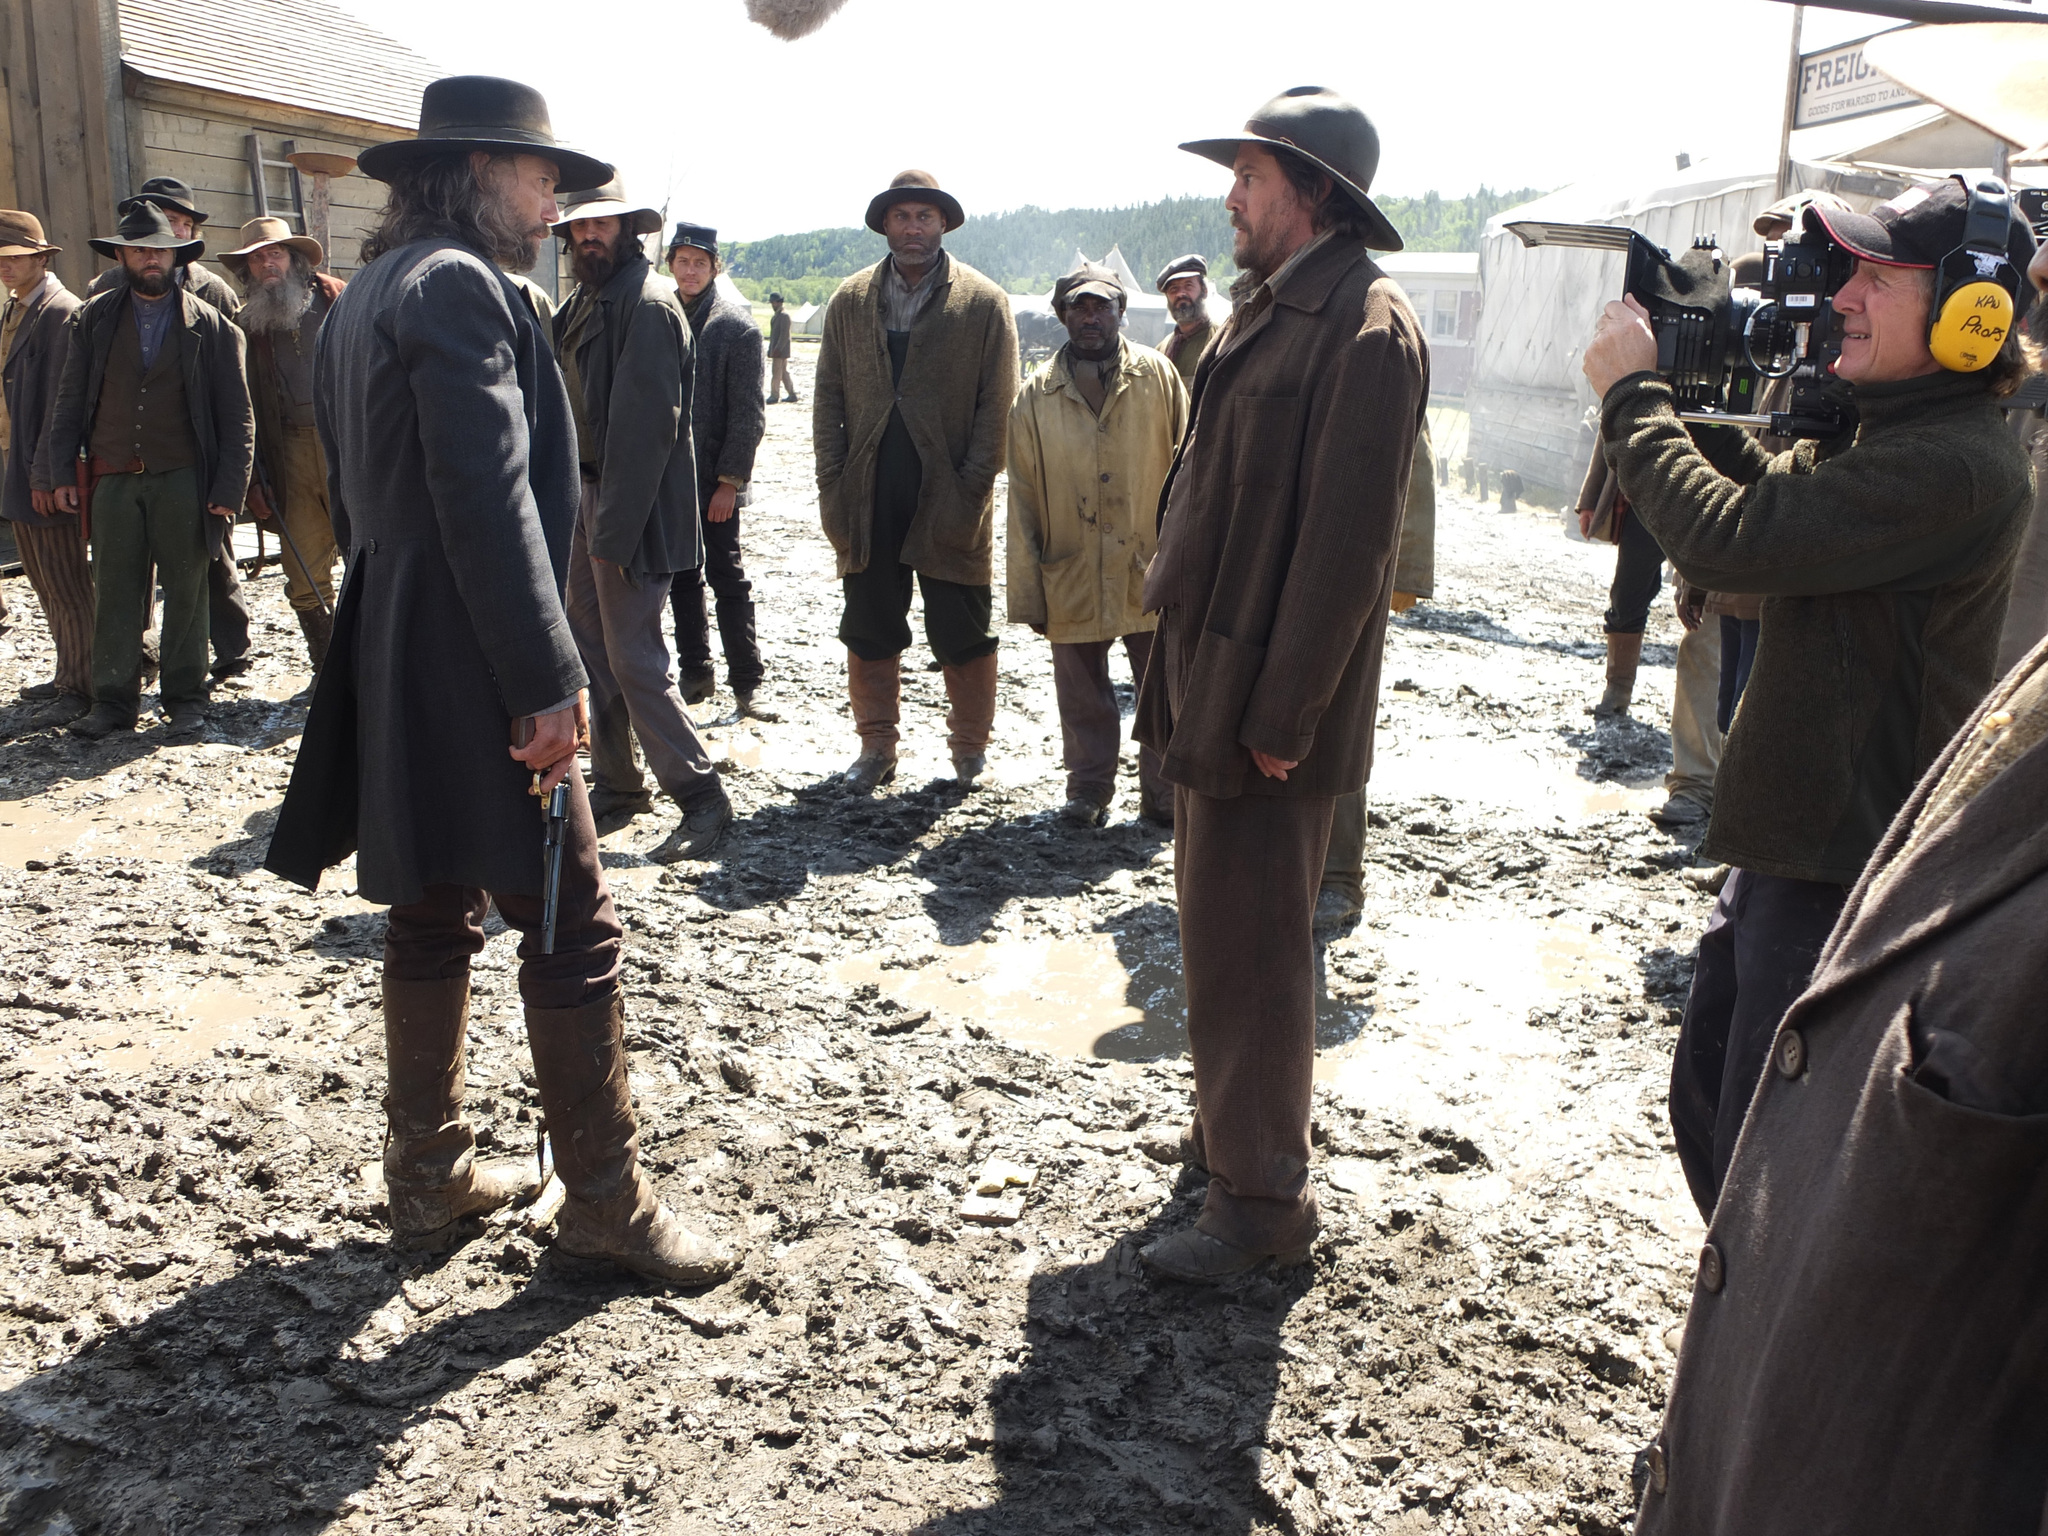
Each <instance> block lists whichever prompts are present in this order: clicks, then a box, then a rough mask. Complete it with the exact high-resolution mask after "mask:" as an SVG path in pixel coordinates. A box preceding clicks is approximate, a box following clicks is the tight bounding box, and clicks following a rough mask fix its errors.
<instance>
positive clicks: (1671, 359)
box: [1507, 222, 1856, 437]
mask: <svg viewBox="0 0 2048 1536" xmlns="http://www.w3.org/2000/svg"><path fill="white" fill-rule="evenodd" d="M1507 227H1508V228H1509V229H1510V230H1512V231H1513V232H1514V234H1515V236H1516V237H1517V238H1518V239H1519V240H1520V241H1521V242H1522V244H1523V245H1525V246H1537V245H1557V246H1570V247H1575V248H1577V249H1581V250H1593V251H1621V252H1625V253H1626V255H1627V258H1628V264H1627V271H1626V274H1625V276H1624V278H1623V281H1622V288H1623V291H1624V292H1626V293H1627V294H1629V295H1630V296H1631V297H1633V298H1634V299H1635V300H1636V302H1637V303H1639V304H1641V305H1642V306H1643V308H1644V309H1646V310H1648V311H1649V313H1650V327H1651V329H1652V330H1653V331H1654V332H1655V334H1656V337H1657V372H1658V373H1660V374H1662V375H1663V376H1664V378H1665V380H1666V381H1667V382H1668V383H1669V384H1670V385H1671V387H1672V389H1673V390H1674V391H1675V392H1676V393H1677V396H1678V412H1679V417H1680V419H1681V420H1684V421H1693V422H1711V423H1714V424H1716V425H1720V426H1730V427H1763V428H1766V429H1768V430H1769V431H1771V432H1772V433H1775V434H1776V435H1777V436H1779V437H1834V436H1837V435H1838V434H1840V433H1842V432H1844V431H1847V430H1848V429H1849V428H1851V427H1853V426H1854V425H1855V420H1856V416H1855V411H1854V409H1853V408H1852V407H1851V406H1850V405H1849V403H1848V401H1847V400H1846V399H1845V398H1843V397H1842V395H1841V393H1840V390H1839V386H1838V384H1837V383H1836V380H1835V377H1834V365H1835V360H1836V359H1837V358H1838V357H1840V356H1841V352H1842V325H1841V316H1839V315H1837V314H1836V313H1835V311H1834V308H1833V300H1834V297H1835V293H1836V292H1837V290H1839V289H1840V288H1841V287H1842V285H1843V284H1844V283H1846V282H1848V281H1849V278H1850V276H1851V274H1852V273H1853V272H1854V271H1855V266H1856V262H1855V258H1854V257H1853V256H1851V255H1850V254H1849V252H1847V251H1845V250H1843V249H1842V248H1841V247H1840V246H1838V245H1836V244H1834V242H1832V241H1831V240H1829V239H1828V238H1827V237H1826V236H1825V235H1822V234H1816V233H1810V232H1807V231H1805V230H1803V229H1800V228H1797V227H1795V228H1794V229H1793V231H1792V233H1791V234H1790V235H1789V236H1788V237H1787V238H1785V239H1783V240H1774V241H1772V242H1770V243H1769V244H1768V245H1766V246H1765V247H1764V251H1763V255H1762V257H1761V259H1758V258H1756V257H1744V258H1742V259H1741V260H1740V261H1731V260H1730V259H1729V258H1728V257H1727V256H1725V255H1723V254H1722V252H1721V250H1720V249H1719V246H1718V242H1717V241H1716V239H1715V237H1714V236H1712V235H1707V236H1703V237H1702V238H1700V239H1699V240H1696V241H1695V242H1694V243H1693V246H1692V249H1691V250H1688V251H1686V252H1684V253H1683V254H1682V255H1679V256H1677V257H1675V258H1674V257H1673V256H1672V255H1671V253H1670V252H1669V251H1666V250H1664V249H1663V248H1661V247H1659V246H1657V245H1654V244H1652V243H1651V242H1650V240H1649V239H1648V238H1647V237H1645V236H1643V235H1642V234H1639V233H1638V232H1637V231H1635V230H1633V229H1628V228H1625V227H1623V226H1620V225H1613V224H1544V223H1533V222H1524V223H1516V224H1510V225H1508V226H1507ZM1777 379H1786V380H1789V381H1790V398H1789V400H1786V401H1785V405H1786V407H1787V408H1785V409H1782V410H1772V411H1768V412H1766V411H1764V410H1763V409H1762V402H1763V399H1764V393H1765V391H1766V390H1767V389H1768V388H1769V387H1770V385H1771V383H1772V382H1773V381H1774V380H1777Z"/></svg>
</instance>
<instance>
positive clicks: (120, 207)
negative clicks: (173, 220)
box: [114, 192, 212, 224]
mask: <svg viewBox="0 0 2048 1536" xmlns="http://www.w3.org/2000/svg"><path fill="white" fill-rule="evenodd" d="M137 203H153V204H155V205H156V206H157V207H159V208H168V209H170V211H171V212H173V213H182V214H183V215H185V217H186V218H188V219H190V220H191V221H192V222H193V223H194V224H204V223H205V222H206V221H207V219H209V218H210V217H212V215H210V214H204V213H201V212H200V211H199V210H198V209H197V208H194V207H193V206H192V205H191V204H190V203H181V202H179V201H178V200H177V199H176V198H175V197H171V196H169V195H168V194H166V193H163V192H138V193H136V194H135V195H134V196H133V197H124V198H122V199H121V201H120V202H118V203H116V204H114V212H116V213H126V212H127V211H128V210H129V209H130V208H133V207H134V206H135V205H136V204H137Z"/></svg>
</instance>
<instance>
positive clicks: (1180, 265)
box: [1152, 253, 1209, 293]
mask: <svg viewBox="0 0 2048 1536" xmlns="http://www.w3.org/2000/svg"><path fill="white" fill-rule="evenodd" d="M1176 277H1199V278H1201V279H1202V281H1203V285H1204V286H1207V284H1208V278H1209V261H1208V258H1207V257H1205V256H1197V255H1194V254H1192V253H1190V254H1188V255H1186V256H1176V257H1174V258H1173V260H1171V261H1169V262H1168V263H1167V264H1166V265H1165V266H1163V267H1161V268H1160V269H1159V275H1158V276H1157V277H1155V278H1153V279H1152V286H1153V287H1154V288H1156V289H1158V290H1159V291H1160V292H1161V293H1164V292H1166V285H1167V284H1168V283H1170V282H1172V281H1173V280H1174V279H1175V278H1176Z"/></svg>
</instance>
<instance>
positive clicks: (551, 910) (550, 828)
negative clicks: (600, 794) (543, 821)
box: [540, 783, 569, 955]
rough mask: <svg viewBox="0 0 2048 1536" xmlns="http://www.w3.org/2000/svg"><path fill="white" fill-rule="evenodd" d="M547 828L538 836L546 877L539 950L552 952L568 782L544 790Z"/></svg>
mask: <svg viewBox="0 0 2048 1536" xmlns="http://www.w3.org/2000/svg"><path fill="white" fill-rule="evenodd" d="M546 813H547V831H546V833H545V835H544V836H543V838H542V850H543V854H544V857H545V859H546V869H547V879H546V884H545V885H544V886H543V888H542V892H543V894H542V900H541V914H540V952H541V953H542V954H544V955H552V954H553V953H554V952H555V918H556V916H557V914H558V913H559V912H560V910H561V905H562V845H563V843H565V842H566V841H568V837H567V833H568V830H569V786H568V785H567V784H566V783H562V784H557V785H556V786H555V787H554V788H553V789H552V790H551V791H549V793H548V799H547V807H546Z"/></svg>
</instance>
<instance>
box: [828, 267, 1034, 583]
mask: <svg viewBox="0 0 2048 1536" xmlns="http://www.w3.org/2000/svg"><path fill="white" fill-rule="evenodd" d="M888 259H889V258H886V257H885V258H884V261H887V260H888ZM946 263H947V270H946V271H944V272H941V273H939V274H937V275H936V276H935V277H933V279H932V281H933V282H936V283H939V284H941V285H942V286H941V289H940V291H939V292H937V293H935V294H933V295H932V297H931V299H930V300H929V302H927V303H926V305H925V307H924V309H923V311H922V312H921V313H920V314H919V315H918V317H917V321H916V323H915V324H914V325H912V326H911V328H910V351H909V355H908V356H907V357H906V358H905V360H904V363H903V383H902V385H901V387H900V388H899V387H898V386H897V385H896V384H894V383H893V382H892V379H891V371H890V367H889V341H888V336H887V334H886V333H885V332H884V331H883V329H882V311H881V298H880V291H881V276H882V263H881V262H878V263H876V264H875V265H874V266H872V267H869V268H868V269H867V270H866V271H865V272H856V273H854V275H853V276H851V277H849V278H848V279H847V280H846V281H845V282H843V283H841V284H840V285H839V291H838V292H837V293H835V294H833V295H832V301H831V303H830V304H829V305H827V307H826V310H825V335H824V340H823V343H822V344H821V346H820V347H819V349H818V377H817V382H816V383H815V384H814V385H813V386H812V388H811V435H812V440H813V443H814V446H815V448H816V452H817V463H818V512H819V517H820V520H821V521H822V522H823V523H824V526H825V537H826V538H828V539H830V540H831V541H832V548H833V549H834V551H836V552H837V554H838V556H839V574H840V575H841V576H851V575H853V574H855V573H856V572H858V571H864V570H866V569H867V566H868V551H869V549H870V548H871V547H872V540H873V534H874V522H875V455H876V452H877V450H879V449H880V447H881V446H882V434H883V433H884V432H885V431H887V430H888V427H889V413H890V412H891V411H896V410H900V411H902V413H903V425H904V427H905V428H906V429H907V430H908V431H909V433H910V437H911V441H912V442H914V443H916V444H917V453H918V459H919V461H920V462H921V463H922V464H923V466H924V482H923V485H922V486H921V488H920V489H919V491H918V495H917V515H916V516H915V517H913V518H912V519H911V523H910V531H909V532H908V533H907V534H905V535H904V539H903V553H902V556H901V559H902V562H903V564H905V565H907V566H911V567H913V568H914V569H916V570H917V571H918V572H919V573H920V574H922V575H925V576H931V577H935V578H937V579H938V580H940V581H952V582H958V583H960V584H961V585H963V586H970V587H986V586H989V585H991V584H992V582H993V579H994V575H995V562H994V548H995V484H996V475H997V473H998V472H999V471H1000V470H1001V469H1002V467H1003V443H1004V438H1005V436H1006V435H1007V433H1008V430H1009V421H1010V402H1011V400H1012V399H1014V398H1015V396H1016V393H1017V327H1016V325H1015V323H1014V322H1013V321H1012V320H1011V318H1010V299H1009V295H1008V294H1006V293H1004V292H1003V290H1002V289H1000V288H998V287H997V286H996V285H995V284H994V283H992V282H990V281H989V280H988V279H987V278H985V277H983V276H982V275H981V274H980V273H979V272H977V271H975V270H974V268H972V267H970V266H968V265H967V264H966V263H965V262H963V261H957V260H955V259H954V258H952V257H951V256H948V257H947V258H946Z"/></svg>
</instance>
